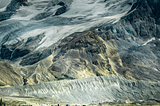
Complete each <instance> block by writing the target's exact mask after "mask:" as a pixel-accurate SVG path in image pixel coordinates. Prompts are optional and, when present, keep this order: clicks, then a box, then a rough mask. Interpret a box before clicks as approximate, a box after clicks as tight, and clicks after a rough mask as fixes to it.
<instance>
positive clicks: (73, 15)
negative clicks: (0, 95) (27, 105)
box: [0, 0, 160, 104]
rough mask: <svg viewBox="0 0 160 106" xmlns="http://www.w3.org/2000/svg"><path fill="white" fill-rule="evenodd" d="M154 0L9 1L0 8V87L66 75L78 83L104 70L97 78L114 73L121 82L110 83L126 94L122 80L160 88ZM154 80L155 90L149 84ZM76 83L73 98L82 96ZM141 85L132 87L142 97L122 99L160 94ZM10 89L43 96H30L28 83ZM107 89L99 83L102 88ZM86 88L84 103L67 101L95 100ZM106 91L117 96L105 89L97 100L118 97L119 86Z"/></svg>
mask: <svg viewBox="0 0 160 106" xmlns="http://www.w3.org/2000/svg"><path fill="white" fill-rule="evenodd" d="M159 5H160V1H159V0H81V1H80V0H52V1H51V0H12V1H11V3H10V4H9V5H8V6H7V7H6V8H5V10H1V12H0V85H1V86H22V85H33V86H27V87H31V88H32V87H33V89H35V88H34V87H35V86H38V88H37V89H39V86H40V87H41V83H43V84H46V85H47V84H48V83H46V82H50V81H57V80H58V81H60V83H63V81H62V82H61V80H69V81H68V83H70V81H71V82H72V81H78V82H77V84H79V83H81V82H79V80H76V79H83V78H84V82H83V83H85V80H88V79H86V78H89V77H92V78H93V79H94V78H95V79H96V78H101V77H98V76H106V77H104V78H111V80H112V78H113V79H114V80H116V78H118V81H122V82H124V84H122V83H118V84H117V85H119V86H122V88H121V89H122V90H123V92H125V93H127V92H128V89H127V90H125V86H129V85H128V84H127V83H125V81H128V82H135V83H139V81H140V80H141V81H140V83H147V84H146V85H145V88H148V89H149V90H147V91H144V92H150V91H155V89H156V90H157V91H155V92H156V93H157V92H159V90H158V89H159V85H158V84H159V81H160V66H159V63H160V51H159V50H160V10H159ZM107 76H110V77H107ZM112 76H116V77H112ZM92 78H91V79H92ZM144 81H146V82H144ZM89 82H90V81H89ZM91 82H92V81H91ZM115 82H116V81H115ZM51 83H53V85H54V82H51ZM153 83H154V84H155V86H156V88H154V87H153V86H152V87H151V85H150V84H153ZM34 84H35V85H34ZM36 84H39V85H36ZM43 84H42V85H43ZM93 85H94V86H95V87H98V86H99V85H98V84H97V83H96V84H93ZM104 85H105V84H104ZM77 86H79V85H75V90H77V91H76V92H78V94H77V95H76V96H75V94H76V93H75V94H74V95H72V94H71V95H72V97H73V98H75V99H76V98H78V97H80V96H81V95H83V93H80V91H82V89H80V90H79V89H78V87H77ZM91 86H92V84H91ZM110 86H111V85H110ZM143 86H144V85H143V84H142V86H141V87H140V88H138V90H136V89H134V90H135V91H137V92H138V93H140V95H139V96H138V97H141V98H137V97H136V95H137V94H134V93H133V94H132V93H131V92H130V93H129V94H128V96H127V95H125V97H127V98H130V100H131V101H137V102H138V101H139V100H144V101H147V100H151V101H152V100H153V101H156V102H158V101H159V100H160V97H159V95H158V96H157V95H156V96H155V95H154V94H156V93H153V94H152V96H150V97H149V98H150V99H146V98H144V95H143V94H141V93H142V88H143ZM60 87H62V89H68V88H65V86H60ZM63 87H64V88H63ZM20 88H21V87H20ZM80 88H83V87H80ZM111 88H112V87H109V89H111ZM7 89H8V88H7ZM9 89H13V92H14V91H15V92H18V94H17V93H16V94H15V95H18V96H20V95H23V96H26V95H27V96H35V95H36V96H37V95H38V96H42V97H43V96H44V95H40V94H35V91H34V90H33V89H32V90H29V91H30V92H31V93H24V92H22V93H20V92H19V91H17V89H19V87H18V88H16V89H15V87H13V88H12V87H11V88H9ZM21 89H23V87H22V88H21ZM28 89H30V88H27V90H28ZM41 89H49V90H50V88H43V87H42V88H41ZM86 89H88V88H86ZM107 89H108V88H103V90H104V91H102V92H106V90H107ZM1 90H3V91H5V89H1ZM132 90H133V89H132ZM11 91H12V90H11ZM26 92H27V91H26ZM57 92H58V91H57ZM86 92H87V93H86V98H87V95H88V97H91V98H90V101H88V102H87V101H83V100H82V99H86V98H79V99H80V100H79V99H76V100H75V101H74V100H73V101H72V102H71V103H75V102H76V103H83V102H84V103H89V104H90V103H92V102H91V101H92V100H93V101H94V100H95V101H97V102H96V103H98V102H100V101H102V99H100V100H99V99H98V100H97V99H95V98H94V97H93V98H92V96H95V95H97V94H95V95H91V93H90V91H88V90H87V91H86ZM93 92H94V91H93ZM95 92H96V91H95ZM108 92H109V91H108ZM111 92H112V95H114V94H113V93H116V94H115V95H116V96H115V95H114V98H113V99H111V100H110V101H108V100H109V97H107V96H106V95H107V93H106V94H104V95H105V96H104V98H105V100H104V101H103V102H107V101H108V102H112V101H114V100H120V99H117V98H118V97H117V95H118V94H117V93H118V91H117V92H113V91H111ZM79 93H80V94H79ZM98 93H100V94H101V92H98ZM8 95H11V93H8ZM46 95H48V94H46ZM51 95H52V94H51ZM58 95H60V94H58ZM67 95H70V94H67ZM89 95H90V96H89ZM119 95H121V93H119ZM130 95H132V96H130ZM146 95H150V94H149V93H147V94H146ZM61 96H64V95H61ZM123 96H124V95H123ZM44 97H45V96H44ZM97 97H98V96H97ZM152 97H156V98H152ZM53 98H54V96H53ZM66 98H67V96H66ZM59 99H60V100H62V98H60V97H59ZM70 99H71V98H70ZM123 100H125V98H123V99H122V101H123ZM62 101H63V100H62ZM64 101H68V102H69V101H70V100H67V99H66V100H64ZM78 101H79V102H78Z"/></svg>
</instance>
